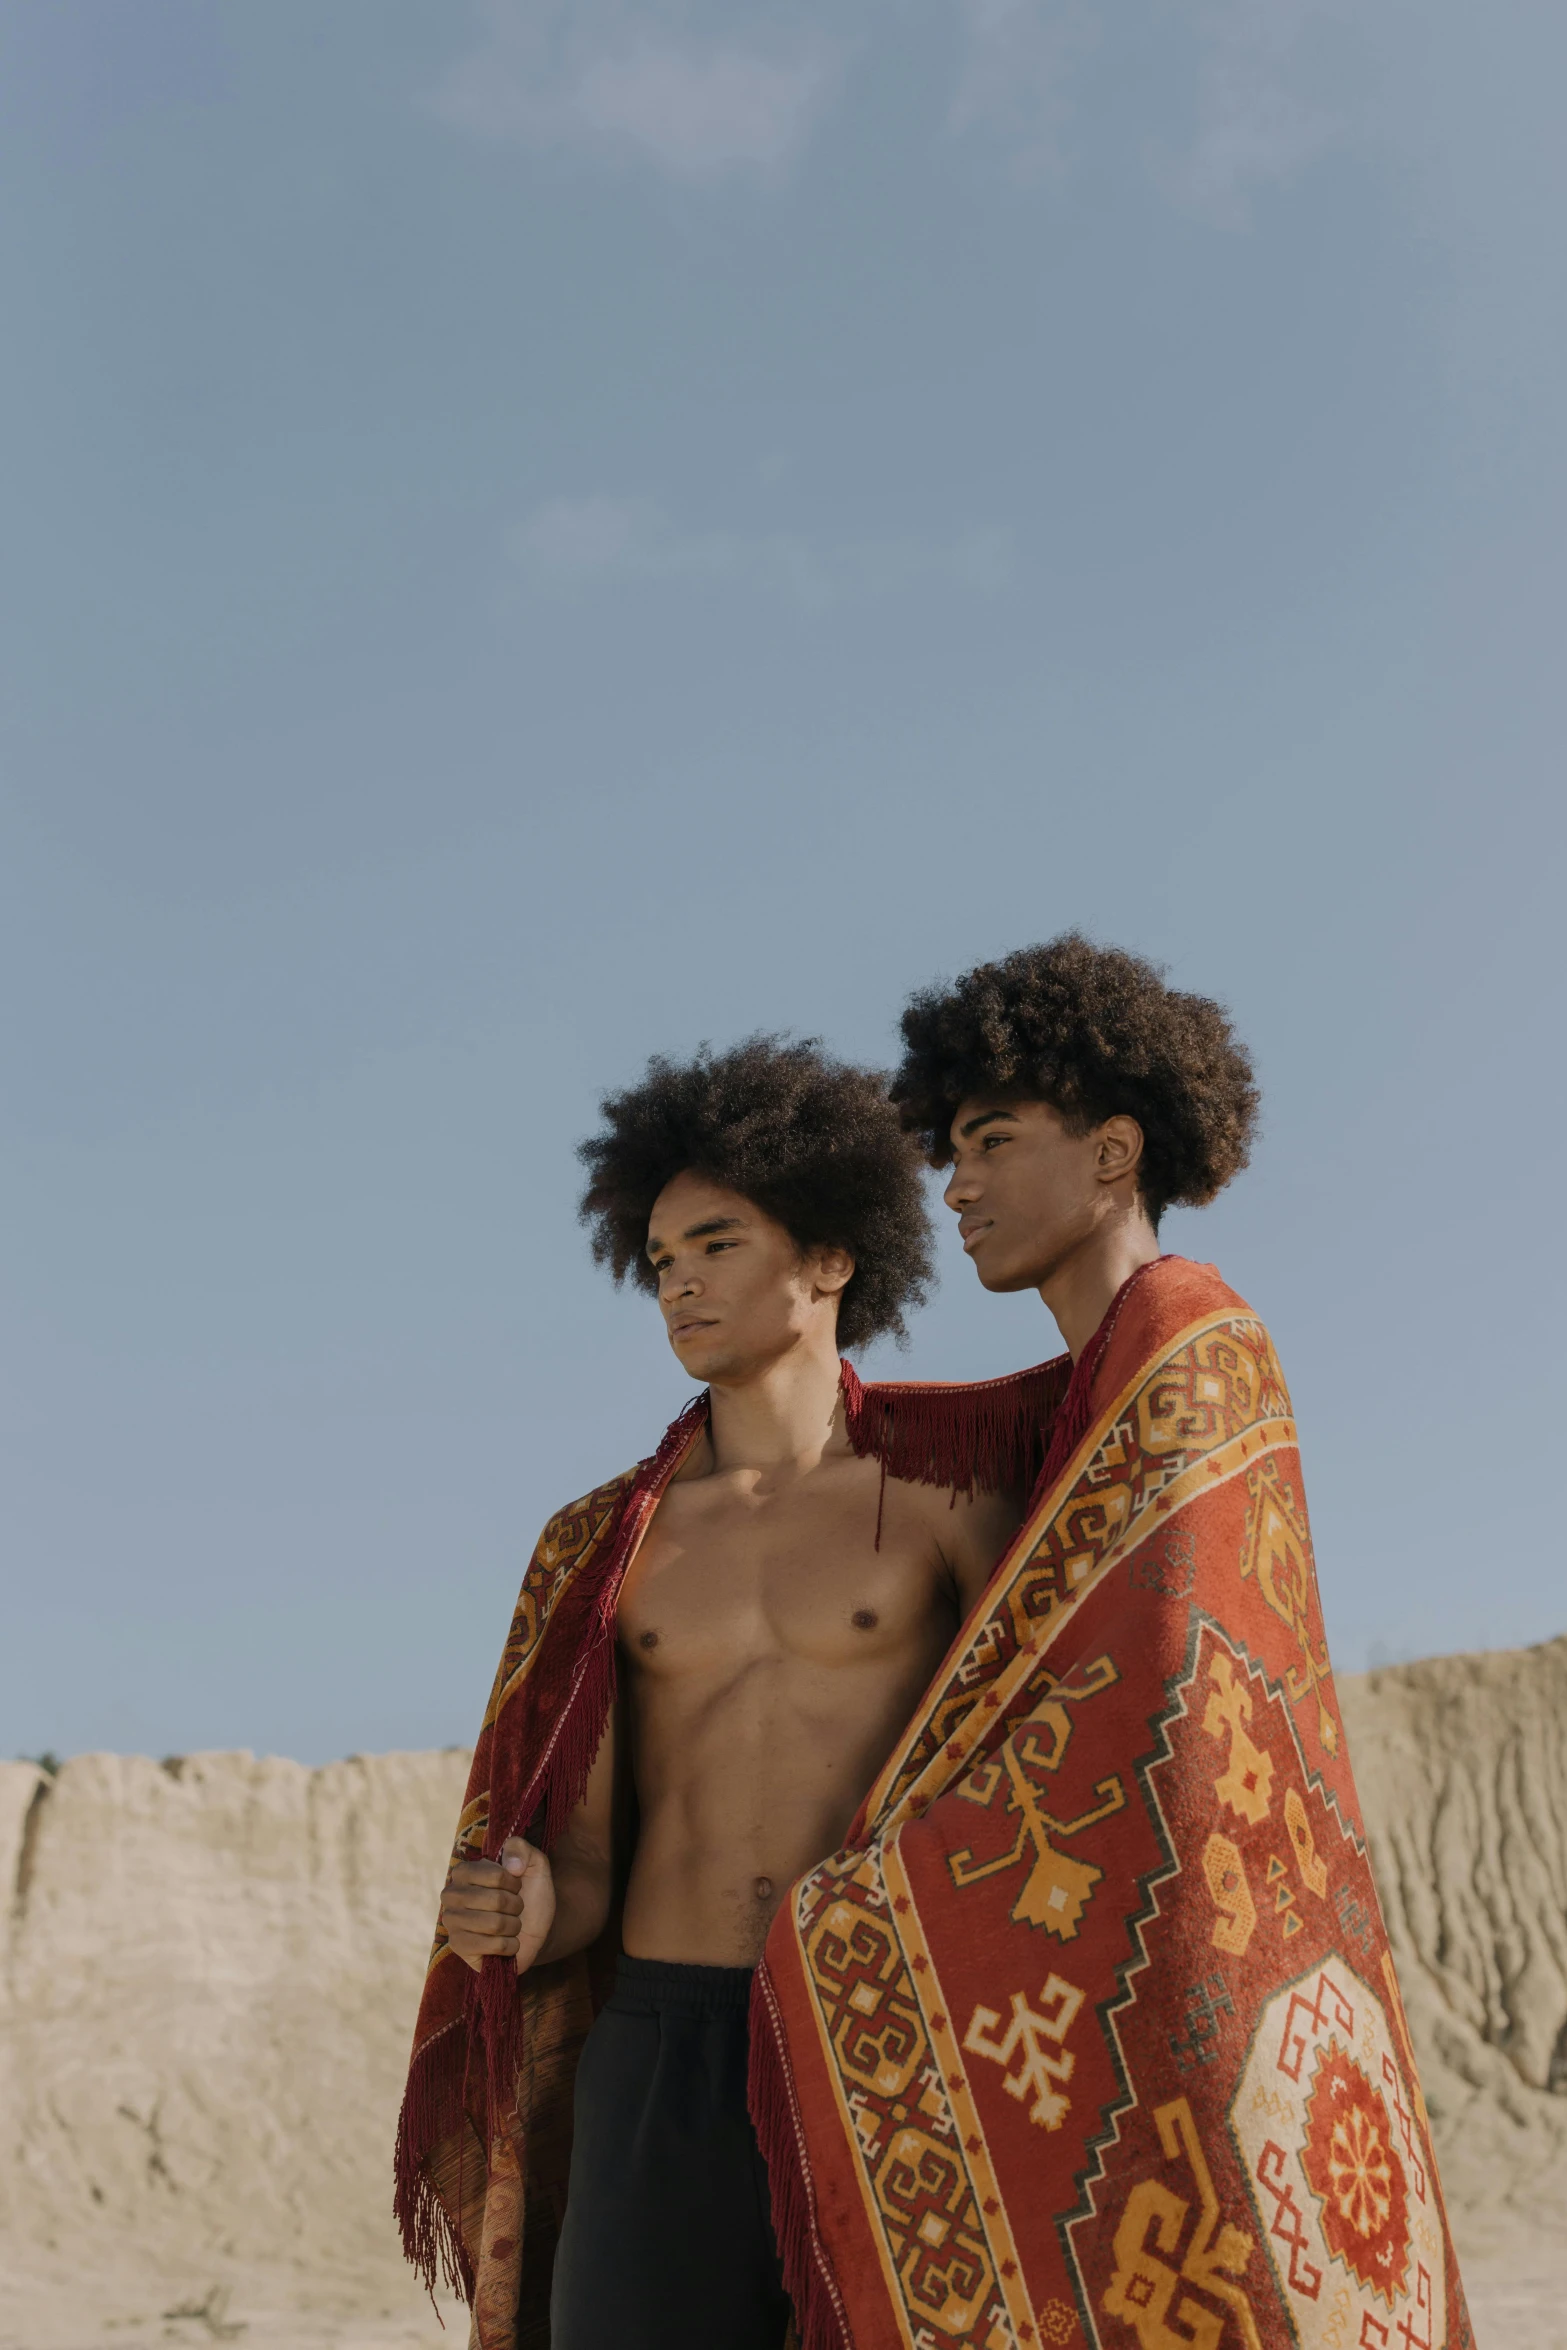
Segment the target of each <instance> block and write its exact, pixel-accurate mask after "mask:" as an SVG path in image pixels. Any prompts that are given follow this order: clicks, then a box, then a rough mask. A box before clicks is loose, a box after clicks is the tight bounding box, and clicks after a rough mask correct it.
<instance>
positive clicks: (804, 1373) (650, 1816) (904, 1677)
mask: <svg viewBox="0 0 1567 2350" xmlns="http://www.w3.org/2000/svg"><path fill="white" fill-rule="evenodd" d="M648 1256H649V1260H650V1262H651V1263H652V1265H653V1267H654V1269H655V1271H656V1273H657V1277H658V1302H659V1306H660V1308H661V1310H662V1312H663V1315H664V1321H665V1325H666V1328H667V1330H668V1334H669V1342H670V1345H671V1346H672V1347H673V1349H674V1351H675V1353H676V1355H677V1356H678V1357H679V1359H680V1363H681V1365H682V1367H683V1368H684V1370H685V1371H686V1372H687V1373H688V1375H689V1376H690V1377H691V1378H692V1379H694V1380H698V1381H702V1382H705V1383H706V1384H707V1386H708V1387H709V1389H710V1392H711V1396H712V1415H711V1420H710V1423H709V1426H708V1429H707V1430H706V1432H705V1433H704V1435H703V1436H702V1437H701V1439H700V1440H699V1442H698V1444H697V1445H696V1447H695V1448H694V1450H693V1452H692V1455H691V1457H690V1458H689V1459H688V1460H687V1462H686V1463H685V1465H684V1466H683V1468H682V1469H681V1471H680V1472H679V1474H678V1475H677V1476H676V1478H675V1479H674V1480H673V1481H672V1483H671V1484H670V1486H669V1487H668V1489H667V1490H666V1492H665V1494H664V1496H663V1498H662V1500H661V1501H660V1502H659V1505H658V1508H657V1510H656V1511H655V1513H654V1515H653V1519H652V1522H651V1524H650V1526H649V1528H648V1531H647V1534H646V1535H645V1537H644V1538H643V1542H642V1546H641V1548H640V1550H639V1551H638V1553H637V1556H636V1558H635V1560H634V1561H633V1563H632V1565H631V1568H630V1570H629V1572H628V1574H627V1577H626V1581H625V1584H624V1587H623V1589H622V1592H621V1599H620V1610H619V1657H620V1686H621V1699H620V1703H619V1705H618V1707H617V1709H616V1717H615V1719H614V1720H613V1721H612V1723H611V1725H610V1728H609V1730H608V1732H607V1733H606V1735H605V1738H604V1741H603V1743H602V1745H601V1747H600V1749H599V1753H598V1757H597V1760H596V1761H595V1763H594V1766H593V1771H592V1774H591V1776H590V1779H589V1783H588V1789H587V1793H586V1795H585V1797H584V1799H583V1802H582V1803H581V1805H580V1806H579V1807H578V1809H577V1811H576V1812H575V1814H574V1815H573V1817H572V1819H571V1821H570V1822H569V1824H568V1826H567V1829H566V1832H565V1834H564V1835H563V1836H562V1837H561V1838H560V1840H559V1841H558V1842H557V1843H556V1845H555V1846H554V1848H553V1850H552V1851H551V1853H550V1854H549V1856H548V1857H547V1858H546V1856H545V1855H544V1854H543V1853H542V1852H539V1851H536V1850H535V1849H534V1848H533V1847H531V1846H530V1845H527V1844H525V1843H524V1842H523V1841H522V1840H521V1839H520V1838H514V1839H513V1840H512V1841H511V1843H510V1844H508V1845H507V1847H506V1849H505V1853H504V1855H503V1859H502V1862H501V1863H495V1862H489V1861H469V1862H465V1863H463V1864H462V1865H461V1866H460V1867H458V1868H457V1869H455V1870H454V1871H453V1872H452V1876H451V1878H450V1880H449V1882H448V1885H447V1889H446V1894H445V1897H444V1899H443V1903H442V1911H441V1915H442V1921H443V1923H444V1925H445V1927H446V1930H447V1933H448V1936H449V1937H450V1939H451V1943H452V1947H453V1948H454V1950H456V1951H457V1953H458V1955H459V1956H460V1957H462V1958H464V1959H466V1961H467V1962H468V1964H469V1965H470V1966H474V1967H477V1966H479V1965H480V1964H481V1963H482V1961H483V1959H484V1958H485V1957H486V1956H488V1955H490V1954H491V1953H495V1952H498V1953H500V1954H502V1955H505V1956H509V1957H513V1958H514V1959H515V1961H516V1964H517V1968H518V1971H519V1973H520V1972H525V1971H526V1969H527V1968H528V1967H529V1966H531V1965H534V1964H536V1963H538V1962H540V1961H541V1960H549V1959H554V1958H562V1957H566V1956H568V1955H569V1954H570V1953H571V1952H573V1951H576V1950H581V1949H583V1948H585V1947H586V1946H587V1944H588V1943H590V1942H592V1941H593V1940H595V1939H596V1938H597V1936H598V1935H599V1934H600V1933H601V1932H602V1931H603V1929H604V1927H605V1925H606V1924H607V1922H608V1919H609V1914H610V1906H611V1891H612V1880H613V1877H614V1862H615V1858H616V1855H615V1852H614V1844H613V1821H612V1804H611V1793H612V1787H613V1782H614V1773H615V1754H616V1747H617V1742H619V1741H622V1740H626V1739H629V1741H630V1752H631V1764H632V1774H633V1777H634V1780H635V1785H636V1792H637V1800H638V1813H639V1826H638V1830H637V1840H636V1847H635V1851H634V1852H633V1854H632V1855H631V1868H630V1879H629V1884H628V1886H627V1891H626V1901H625V1911H624V1916H623V1920H622V1936H623V1940H624V1945H625V1948H626V1949H627V1951H629V1952H630V1953H631V1954H632V1955H633V1956H635V1957H639V1958H654V1959H666V1960H678V1961H683V1962H686V1963H689V1964H696V1965H708V1966H749V1965H752V1964H754V1963H755V1961H756V1959H757V1958H758V1957H759V1956H760V1953H761V1949H762V1944H763V1942H764V1941H765V1939H766V1935H767V1929H768V1926H769V1925H770V1923H771V1921H772V1917H773V1913H774V1911H775V1910H776V1909H777V1907H778V1904H779V1902H780V1901H781V1900H782V1898H783V1896H784V1894H785V1892H786V1891H787V1889H788V1887H789V1885H790V1884H791V1883H792V1882H793V1881H794V1880H795V1879H796V1878H798V1877H800V1876H802V1875H803V1874H804V1873H805V1872H806V1870H808V1869H810V1868H812V1867H814V1865H815V1864H816V1862H818V1861H819V1860H822V1859H825V1857H826V1856H827V1855H828V1854H829V1853H830V1852H834V1851H836V1850H837V1849H838V1848H839V1847H840V1845H841V1844H842V1842H843V1840H844V1837H845V1835H846V1834H847V1832H848V1829H849V1826H850V1823H851V1821H852V1820H853V1817H854V1814H855V1812H856V1811H857V1810H858V1808H859V1805H860V1801H861V1798H862V1797H863V1796H864V1795H865V1793H866V1791H867V1790H868V1788H869V1787H870V1786H871V1784H872V1782H873V1780H874V1779H875V1777H876V1774H877V1772H878V1771H879V1770H880V1768H881V1766H882V1764H883V1763H884V1762H885V1760H886V1759H887V1756H888V1754H889V1753H890V1752H891V1749H892V1747H893V1745H894V1743H895V1742H896V1740H897V1738H898V1735H899V1733H900V1732H901V1731H902V1730H903V1728H904V1727H905V1725H906V1724H907V1722H908V1721H909V1719H910V1716H911V1715H912V1713H913V1711H914V1708H915V1706H916V1704H917V1702H918V1700H919V1698H920V1695H921V1693H922V1692H923V1690H924V1689H925V1687H926V1686H927V1684H928V1683H929V1681H930V1679H931V1677H932V1675H933V1674H934V1672H935V1670H936V1668H937V1666H938V1665H939V1664H940V1662H941V1660H942V1657H943V1656H944V1655H945V1653H946V1651H947V1649H948V1647H949V1646H950V1644H951V1642H952V1639H953V1637H954V1635H955V1633H956V1631H957V1628H958V1626H959V1624H960V1622H961V1621H962V1620H963V1618H964V1617H965V1616H966V1615H967V1614H968V1613H969V1611H970V1610H971V1609H972V1607H973V1606H974V1604H975V1602H976V1601H977V1599H978V1598H979V1595H980V1593H981V1592H982V1591H983V1589H984V1586H985V1584H986V1583H987V1582H988V1580H989V1578H990V1575H991V1572H992V1570H993V1568H994V1565H995V1562H996V1560H997V1558H998V1557H999V1556H1000V1553H1001V1552H1002V1550H1003V1549H1004V1548H1005V1546H1006V1543H1007V1542H1008V1540H1009V1539H1010V1537H1011V1535H1012V1533H1013V1532H1014V1531H1015V1529H1016V1526H1017V1523H1018V1519H1019V1516H1020V1504H1021V1496H1019V1495H996V1494H989V1495H985V1494H981V1495H978V1496H976V1497H975V1498H974V1499H972V1500H965V1499H964V1497H963V1496H961V1495H960V1496H959V1497H958V1498H957V1501H956V1505H955V1506H954V1505H953V1498H952V1496H951V1494H950V1493H949V1492H947V1491H945V1490H944V1489H941V1488H938V1487H932V1486H923V1485H907V1484H903V1483H901V1482H900V1481H898V1480H896V1479H889V1480H888V1482H887V1486H886V1493H885V1504H884V1507H883V1506H882V1502H883V1497H882V1490H881V1486H882V1480H881V1471H880V1468H879V1466H878V1464H877V1463H876V1462H875V1461H874V1460H861V1459H858V1458H857V1457H856V1456H855V1454H854V1453H853V1451H852V1450H851V1449H850V1446H849V1442H848V1437H847V1434H846V1432H845V1429H844V1424H843V1410H842V1403H841V1398H840V1395H839V1367H838V1352H837V1320H838V1301H839V1299H840V1297H841V1295H842V1293H843V1290H844V1288H845V1287H846V1285H847V1283H848V1281H849V1279H850V1277H851V1276H852V1274H853V1271H854V1265H853V1260H852V1258H851V1257H849V1256H848V1255H847V1254H846V1253H845V1252H844V1251H843V1250H842V1249H812V1250H801V1249H799V1248H797V1247H796V1245H795V1243H794V1241H793V1240H792V1239H791V1238H790V1236H789V1234H788V1233H787V1232H786V1231H785V1230H784V1229H783V1227H782V1226H781V1225H780V1224H778V1223H775V1222H774V1221H773V1219H772V1218H771V1217H769V1216H767V1215H765V1214H764V1213H763V1212H762V1211H761V1210H760V1209H759V1208H757V1207H756V1206H755V1205H754V1204H753V1203H752V1202H751V1201H749V1200H747V1199H745V1198H744V1197H742V1195H741V1194H740V1193H738V1192H734V1191H730V1190H727V1189H725V1188H724V1187H722V1186H720V1185H717V1184H713V1183H709V1182H707V1181H706V1180H705V1179H703V1178H702V1177H699V1176H697V1175H694V1174H683V1175H679V1176H677V1177H676V1178H675V1179H674V1181H673V1182H671V1183H670V1184H669V1185H668V1186H667V1187H666V1188H665V1190H664V1191H663V1193H662V1194H661V1195H660V1197H659V1199H658V1201H657V1202H656V1204H655V1206H654V1209H653V1214H652V1217H651V1219H650V1224H649V1231H648ZM879 1507H880V1508H881V1509H882V1526H881V1543H880V1547H879V1548H878V1547H877V1543H876V1526H877V1513H878V1508H879Z"/></svg>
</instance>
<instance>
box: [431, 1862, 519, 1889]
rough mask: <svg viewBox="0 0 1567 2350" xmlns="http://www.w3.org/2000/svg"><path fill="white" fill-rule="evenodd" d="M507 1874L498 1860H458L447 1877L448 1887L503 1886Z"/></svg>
mask: <svg viewBox="0 0 1567 2350" xmlns="http://www.w3.org/2000/svg"><path fill="white" fill-rule="evenodd" d="M506 1880H507V1872H506V1870H505V1869H503V1868H502V1867H501V1864H500V1862H499V1861H498V1860H460V1861H458V1863H457V1864H456V1866H455V1868H453V1869H452V1870H451V1871H450V1873H449V1875H448V1876H447V1879H446V1882H447V1884H448V1885H504V1884H505V1883H506Z"/></svg>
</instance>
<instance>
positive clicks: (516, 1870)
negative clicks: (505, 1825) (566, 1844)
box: [501, 1836, 544, 1877]
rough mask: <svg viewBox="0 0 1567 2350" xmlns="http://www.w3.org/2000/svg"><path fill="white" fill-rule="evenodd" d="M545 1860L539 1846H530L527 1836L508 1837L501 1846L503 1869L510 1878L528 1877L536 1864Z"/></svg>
mask: <svg viewBox="0 0 1567 2350" xmlns="http://www.w3.org/2000/svg"><path fill="white" fill-rule="evenodd" d="M543 1858H544V1855H543V1853H542V1852H540V1851H539V1849H538V1847H537V1845H534V1844H530V1843H529V1842H528V1840H527V1838H526V1837H525V1836H508V1837H507V1839H506V1841H505V1843H504V1844H503V1845H502V1846H501V1867H502V1868H503V1869H505V1870H506V1872H507V1874H508V1875H509V1876H513V1877H522V1876H526V1875H527V1873H528V1871H529V1870H530V1869H531V1868H532V1866H533V1864H534V1862H535V1861H538V1860H542V1859H543Z"/></svg>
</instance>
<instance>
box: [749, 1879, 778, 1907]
mask: <svg viewBox="0 0 1567 2350" xmlns="http://www.w3.org/2000/svg"><path fill="white" fill-rule="evenodd" d="M751 1890H752V1892H753V1893H754V1894H755V1895H756V1898H757V1900H758V1901H771V1900H772V1897H773V1880H772V1878H771V1877H756V1878H753V1880H752V1884H751Z"/></svg>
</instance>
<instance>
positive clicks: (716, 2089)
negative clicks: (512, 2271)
mask: <svg viewBox="0 0 1567 2350" xmlns="http://www.w3.org/2000/svg"><path fill="white" fill-rule="evenodd" d="M750 1992H751V1974H750V1969H749V1968H747V1967H717V1966H666V1965H664V1964H663V1963H662V1962H661V1961H659V1960H656V1959H650V1958H622V1959H621V1961H620V1963H619V1967H618V1970H617V1972H616V1976H615V1988H614V1991H613V1992H612V1993H611V1995H610V1999H609V2002H608V2004H607V2005H606V2006H605V2007H604V2008H603V2009H602V2011H601V2012H600V2014H599V2017H598V2020H597V2021H596V2023H595V2024H594V2026H593V2029H592V2031H591V2032H590V2033H589V2034H588V2038H587V2045H586V2046H585V2047H584V2049H583V2051H582V2060H581V2063H580V2064H579V2065H578V2067H577V2095H576V2109H575V2123H574V2135H573V2138H572V2146H571V2178H570V2184H569V2186H568V2188H567V2193H566V2218H565V2224H564V2226H563V2227H562V2229H561V2237H560V2246H559V2249H558V2251H557V2252H556V2255H555V2283H554V2290H553V2293H552V2295H551V2299H550V2341H551V2350H782V2343H783V2339H784V2335H785V2332H786V2331H787V2328H788V2323H789V2303H788V2300H787V2298H786V2297H785V2294H784V2289H783V2278H782V2275H781V2272H780V2270H779V2265H778V2252H777V2247H776V2245H775V2244H774V2241H773V2231H772V2222H771V2219H770V2217H769V2209H768V2195H767V2169H766V2165H765V2164H764V2162H763V2161H762V2156H761V2151H760V2149H759V2147H758V2146H757V2143H756V2133H755V2131H754V2130H753V2129H752V2127H751V2117H750V2114H749V2113H748V2112H747V2110H746V2101H745V2076H746V2056H747V2034H746V2009H747V2004H748V2001H749V1999H750Z"/></svg>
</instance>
